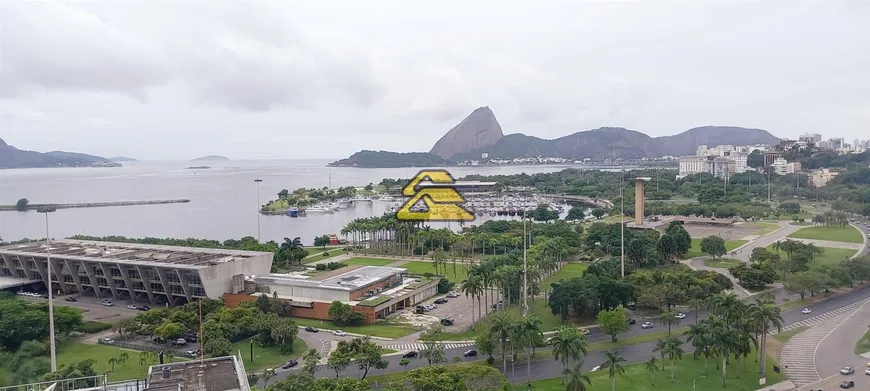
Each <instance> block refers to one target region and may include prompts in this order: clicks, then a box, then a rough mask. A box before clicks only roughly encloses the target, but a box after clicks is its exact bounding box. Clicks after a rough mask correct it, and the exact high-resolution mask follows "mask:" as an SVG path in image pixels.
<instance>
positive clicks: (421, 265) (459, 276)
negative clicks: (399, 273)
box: [399, 261, 468, 284]
mask: <svg viewBox="0 0 870 391" xmlns="http://www.w3.org/2000/svg"><path fill="white" fill-rule="evenodd" d="M433 265H434V263H433V262H426V261H411V262H408V263H406V264H403V265H401V266H399V267H401V268H405V269H408V273H412V274H420V275H423V274H426V273H432V274H435V267H434V266H433ZM453 270H454V269H453V263H452V262H450V261H448V262H447V275H446V276H444V277H447V279H448V280H450V281H451V282H455V283H457V284H458V283H460V282H462V281H465V280H466V279H467V278H468V269H467V268H466V266H465V265H462V264H459V263H457V264H456V272H455V273H454V271H453Z"/></svg>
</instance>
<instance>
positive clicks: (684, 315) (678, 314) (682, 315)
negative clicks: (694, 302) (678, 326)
mask: <svg viewBox="0 0 870 391" xmlns="http://www.w3.org/2000/svg"><path fill="white" fill-rule="evenodd" d="M674 318H677V319H686V314H684V313H682V312H677V314H676V315H674Z"/></svg>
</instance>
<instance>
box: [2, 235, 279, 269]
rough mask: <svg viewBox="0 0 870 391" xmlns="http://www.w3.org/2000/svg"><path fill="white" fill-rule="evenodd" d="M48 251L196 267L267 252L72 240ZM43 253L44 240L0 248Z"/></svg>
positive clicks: (72, 256)
mask: <svg viewBox="0 0 870 391" xmlns="http://www.w3.org/2000/svg"><path fill="white" fill-rule="evenodd" d="M50 250H51V255H52V256H57V257H59V258H68V259H80V260H84V261H95V262H100V261H109V262H119V263H130V264H138V265H143V266H144V265H153V266H164V267H165V266H174V267H184V268H195V269H199V268H206V267H209V266H211V265H217V264H221V263H228V262H237V261H243V260H245V259H248V258H252V257H257V256H263V255H267V254H269V253H265V252H257V251H239V250H226V249H212V248H201V247H181V246H160V245H153V244H138V243H115V242H98V241H91V240H73V239H59V240H52V241H51V249H50ZM46 253H47V246H46V242H45V241H42V242H31V243H24V244H14V245H10V246H4V247H0V254H8V255H23V256H34V257H45V255H46Z"/></svg>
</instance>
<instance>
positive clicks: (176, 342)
mask: <svg viewBox="0 0 870 391" xmlns="http://www.w3.org/2000/svg"><path fill="white" fill-rule="evenodd" d="M172 344H173V345H177V346H182V345H187V340H186V339H184V338H178V339H176V340H174V341H172Z"/></svg>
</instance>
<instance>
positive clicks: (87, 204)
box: [0, 198, 190, 212]
mask: <svg viewBox="0 0 870 391" xmlns="http://www.w3.org/2000/svg"><path fill="white" fill-rule="evenodd" d="M188 202H190V200H189V199H186V198H179V199H173V200H152V201H115V202H77V203H71V204H28V205H27V208H26V209H25V210H19V209H18V208H17V207H16V206H15V205H0V212H26V211H29V210H37V209H39V208H43V207H49V206H50V207H52V208H55V209H72V208H101V207H108V206H133V205H163V204H184V203H188Z"/></svg>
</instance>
